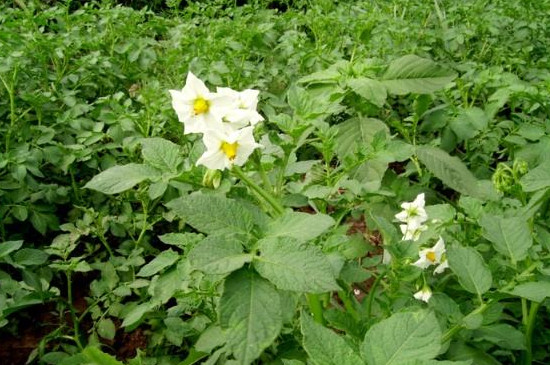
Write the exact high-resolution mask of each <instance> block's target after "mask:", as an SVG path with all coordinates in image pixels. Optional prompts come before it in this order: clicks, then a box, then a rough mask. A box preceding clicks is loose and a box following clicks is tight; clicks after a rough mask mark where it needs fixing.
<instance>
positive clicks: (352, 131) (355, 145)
mask: <svg viewBox="0 0 550 365" xmlns="http://www.w3.org/2000/svg"><path fill="white" fill-rule="evenodd" d="M335 128H336V130H337V131H338V134H337V135H336V138H335V141H334V142H335V143H334V150H335V152H336V154H337V155H338V156H340V158H344V157H345V156H348V155H352V154H353V153H355V151H357V150H358V149H361V148H364V146H368V145H370V144H371V143H372V141H373V139H374V135H375V134H376V133H377V132H380V131H383V132H384V133H386V134H389V129H388V126H387V125H386V124H385V123H384V122H382V121H381V120H379V119H375V118H359V117H357V118H351V119H348V120H347V121H345V122H343V123H340V124H338V125H336V126H335Z"/></svg>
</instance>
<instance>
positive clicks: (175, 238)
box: [158, 232, 204, 249]
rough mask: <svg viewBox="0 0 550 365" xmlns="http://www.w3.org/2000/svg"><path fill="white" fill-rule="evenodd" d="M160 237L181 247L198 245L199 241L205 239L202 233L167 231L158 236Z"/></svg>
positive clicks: (168, 243)
mask: <svg viewBox="0 0 550 365" xmlns="http://www.w3.org/2000/svg"><path fill="white" fill-rule="evenodd" d="M158 237H159V239H160V240H161V241H162V242H163V243H166V244H167V245H173V246H178V247H181V248H184V249H185V248H189V247H193V246H194V245H196V244H197V243H198V242H200V241H202V240H203V239H204V235H202V234H200V233H191V232H185V233H166V234H163V235H162V236H158Z"/></svg>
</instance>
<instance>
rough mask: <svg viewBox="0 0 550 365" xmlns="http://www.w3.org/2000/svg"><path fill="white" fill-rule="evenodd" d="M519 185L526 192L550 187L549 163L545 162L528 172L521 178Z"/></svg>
mask: <svg viewBox="0 0 550 365" xmlns="http://www.w3.org/2000/svg"><path fill="white" fill-rule="evenodd" d="M520 183H521V186H522V187H523V190H524V191H526V192H531V191H537V190H540V189H545V188H548V187H550V161H548V160H546V161H545V162H543V163H542V164H540V165H538V166H537V167H535V168H534V169H533V170H531V171H529V172H528V173H527V174H526V175H524V176H523V177H522V178H521V180H520Z"/></svg>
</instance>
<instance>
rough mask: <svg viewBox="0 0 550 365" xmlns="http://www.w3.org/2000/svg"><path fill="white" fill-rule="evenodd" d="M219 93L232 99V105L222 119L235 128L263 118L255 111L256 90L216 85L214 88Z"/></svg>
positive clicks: (252, 123)
mask: <svg viewBox="0 0 550 365" xmlns="http://www.w3.org/2000/svg"><path fill="white" fill-rule="evenodd" d="M216 91H217V92H218V94H219V95H223V96H227V97H229V98H231V99H232V101H233V103H234V104H233V107H232V108H231V109H228V110H227V112H226V114H225V115H224V116H223V119H224V120H225V121H227V122H229V123H230V124H232V125H233V126H234V127H235V128H241V127H245V126H247V125H249V124H250V125H255V124H256V123H258V122H261V121H262V120H264V117H262V116H261V115H260V113H258V112H257V111H256V107H257V105H258V94H259V93H260V92H259V91H258V90H252V89H246V90H243V91H240V92H239V91H235V90H233V89H231V88H228V87H218V88H217V89H216Z"/></svg>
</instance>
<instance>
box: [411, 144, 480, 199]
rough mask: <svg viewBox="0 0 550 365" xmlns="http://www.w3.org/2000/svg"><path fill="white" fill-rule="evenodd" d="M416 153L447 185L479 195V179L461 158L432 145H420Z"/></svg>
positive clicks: (460, 191)
mask: <svg viewBox="0 0 550 365" xmlns="http://www.w3.org/2000/svg"><path fill="white" fill-rule="evenodd" d="M416 154H417V156H418V158H419V159H420V161H421V162H422V163H423V164H424V165H426V168H427V169H428V170H429V171H430V172H432V173H433V174H434V175H435V177H437V178H438V179H440V180H441V181H442V182H443V183H444V184H445V185H447V186H448V187H450V188H451V189H454V190H456V191H458V192H459V193H462V194H466V195H470V196H474V197H476V196H479V195H480V192H479V188H478V181H477V179H476V178H475V176H474V175H473V174H472V173H471V172H470V170H468V168H467V167H466V165H464V163H463V162H462V161H460V159H458V158H457V157H454V156H450V155H449V154H448V153H447V152H445V151H443V150H441V149H439V148H435V147H430V146H420V147H418V148H417V149H416Z"/></svg>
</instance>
